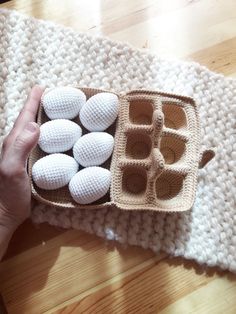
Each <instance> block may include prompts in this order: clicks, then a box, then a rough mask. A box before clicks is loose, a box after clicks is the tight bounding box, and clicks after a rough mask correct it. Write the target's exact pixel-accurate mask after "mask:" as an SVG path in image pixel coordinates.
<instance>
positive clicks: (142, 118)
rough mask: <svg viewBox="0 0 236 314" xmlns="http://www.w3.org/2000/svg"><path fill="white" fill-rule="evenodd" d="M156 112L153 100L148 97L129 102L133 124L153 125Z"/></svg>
mask: <svg viewBox="0 0 236 314" xmlns="http://www.w3.org/2000/svg"><path fill="white" fill-rule="evenodd" d="M153 110H154V103H153V99H150V98H147V97H141V98H135V97H132V98H130V100H129V119H130V122H131V123H133V124H141V125H149V124H151V123H152V116H153Z"/></svg>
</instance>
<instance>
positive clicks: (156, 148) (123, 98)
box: [29, 88, 214, 212]
mask: <svg viewBox="0 0 236 314" xmlns="http://www.w3.org/2000/svg"><path fill="white" fill-rule="evenodd" d="M80 90H82V91H83V92H84V93H85V95H86V98H87V100H88V99H89V98H90V97H92V96H94V95H95V94H97V93H101V92H104V91H103V90H98V89H92V88H80ZM117 96H118V98H119V114H118V118H117V121H116V122H115V123H113V125H112V126H111V127H109V128H108V129H107V130H106V132H108V133H110V134H112V135H113V136H114V137H115V144H114V151H113V154H112V156H111V158H109V160H107V161H106V162H105V163H104V164H103V165H102V167H104V168H107V169H110V170H111V173H112V180H111V187H110V193H107V194H106V195H105V196H104V197H102V198H101V199H99V200H98V201H96V202H94V203H92V204H88V205H80V204H77V203H75V201H74V200H73V199H72V197H71V195H70V193H69V190H68V186H66V187H63V188H60V189H57V190H53V191H47V190H42V189H40V188H38V187H37V186H36V185H35V184H34V182H33V180H32V179H31V183H32V194H33V196H34V197H35V198H36V199H37V200H39V201H41V202H42V203H44V204H47V205H53V206H56V207H64V208H81V209H90V208H91V209H101V208H104V207H107V206H108V207H109V206H114V207H117V208H120V209H122V210H153V211H167V212H178V211H186V210H189V209H190V208H191V207H192V205H193V202H194V199H195V191H196V186H197V172H198V168H199V167H203V166H204V165H205V164H206V163H207V162H208V161H209V160H210V159H211V158H212V157H213V156H214V153H213V152H212V151H211V150H207V151H205V152H202V153H201V152H200V126H199V115H198V110H197V106H196V104H195V102H194V100H193V99H192V98H190V97H185V96H179V95H173V94H167V93H162V92H156V91H146V90H135V91H131V92H129V93H126V94H120V95H117ZM46 121H48V117H47V116H46V114H45V112H44V109H43V107H42V106H40V109H39V112H38V117H37V123H38V124H39V125H41V124H43V123H45V122H46ZM73 121H74V122H76V123H78V124H79V125H80V126H81V123H80V121H79V119H78V117H77V118H75V119H74V120H73ZM81 127H82V126H81ZM82 128H83V127H82ZM84 133H87V131H86V130H85V129H84V128H83V134H84ZM67 154H68V155H70V156H72V151H68V152H67ZM45 155H46V154H45V153H44V152H43V151H42V150H41V149H40V148H39V146H37V147H36V148H35V149H34V150H33V152H32V153H31V155H30V158H29V174H30V176H31V175H32V166H33V164H34V163H35V162H36V161H37V160H38V159H40V158H42V157H43V156H45Z"/></svg>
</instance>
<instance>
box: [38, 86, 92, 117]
mask: <svg viewBox="0 0 236 314" xmlns="http://www.w3.org/2000/svg"><path fill="white" fill-rule="evenodd" d="M41 101H42V105H43V108H44V110H45V112H46V114H47V116H48V117H49V118H50V119H51V120H54V119H74V118H75V117H76V116H77V115H78V114H79V112H80V109H81V108H82V106H83V105H84V104H85V103H86V96H85V94H84V93H83V92H82V91H81V90H79V89H77V88H74V87H69V86H65V87H56V88H53V89H51V90H49V91H48V92H45V93H44V94H43V96H42V99H41Z"/></svg>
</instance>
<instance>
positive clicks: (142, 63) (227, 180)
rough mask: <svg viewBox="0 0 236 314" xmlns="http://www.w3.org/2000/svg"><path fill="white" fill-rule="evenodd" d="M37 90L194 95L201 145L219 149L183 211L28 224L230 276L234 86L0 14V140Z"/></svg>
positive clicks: (45, 213) (235, 161) (201, 70)
mask: <svg viewBox="0 0 236 314" xmlns="http://www.w3.org/2000/svg"><path fill="white" fill-rule="evenodd" d="M36 83H37V84H40V85H43V86H47V87H53V86H56V85H71V84H78V85H80V86H89V87H98V88H102V89H107V90H113V91H116V92H124V91H128V90H131V89H138V88H145V89H154V90H163V91H166V92H174V93H177V94H184V95H187V96H191V97H194V98H195V100H196V102H197V103H198V105H199V110H200V119H201V126H202V128H201V132H202V134H201V135H202V137H201V138H202V147H208V148H209V147H216V148H217V151H216V158H215V159H214V160H213V161H211V163H210V164H208V165H207V167H206V168H204V169H202V170H200V171H199V183H198V190H197V197H196V201H195V204H194V206H193V208H192V210H191V211H189V212H185V213H177V214H168V213H156V212H155V213H152V212H131V213H129V212H122V211H119V210H110V209H109V210H108V209H104V210H100V211H95V210H94V211H93V210H89V211H83V210H76V211H75V210H68V209H65V210H61V209H60V210H58V209H54V208H49V207H45V206H43V205H37V206H36V207H35V208H34V209H33V212H32V219H33V221H35V222H37V223H41V222H48V223H49V224H52V225H56V226H61V227H65V228H76V229H82V230H85V231H87V232H90V233H94V234H97V235H98V236H100V237H104V238H107V239H114V240H117V241H119V242H121V243H126V244H130V245H139V246H141V247H143V248H150V249H152V250H153V251H155V252H158V251H160V250H163V251H165V252H167V253H170V254H172V255H175V256H184V257H185V258H188V259H194V260H196V261H197V262H198V263H201V264H203V263H204V264H207V265H209V266H215V265H218V266H219V267H221V268H223V269H229V270H231V271H234V272H236V140H235V139H236V136H235V133H236V131H235V124H236V123H235V122H236V80H234V79H232V78H226V77H224V76H222V75H220V74H216V73H213V72H210V71H209V70H208V69H206V68H205V67H203V66H200V65H199V64H197V63H192V62H181V61H176V60H174V61H168V60H164V59H161V58H158V57H157V56H155V55H153V54H151V53H149V52H146V51H143V50H135V49H133V48H131V47H130V46H129V45H127V44H124V43H118V42H113V41H111V40H109V39H107V38H104V37H92V36H90V35H88V34H82V33H76V32H74V31H73V30H71V29H68V28H63V27H60V26H57V25H54V24H52V23H49V22H44V21H37V20H34V19H31V18H28V17H25V16H23V15H20V14H18V13H16V12H11V11H5V10H0V142H2V139H3V136H4V135H5V134H6V133H8V131H9V130H10V129H11V127H12V125H13V122H14V120H15V118H16V117H17V115H18V112H19V110H20V109H21V107H22V106H23V104H24V102H25V100H26V97H27V94H28V92H29V90H30V88H31V87H32V86H33V85H34V84H36Z"/></svg>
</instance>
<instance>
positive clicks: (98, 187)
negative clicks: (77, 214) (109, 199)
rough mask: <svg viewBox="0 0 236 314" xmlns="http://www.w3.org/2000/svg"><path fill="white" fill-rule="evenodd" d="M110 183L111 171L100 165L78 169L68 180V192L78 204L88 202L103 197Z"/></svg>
mask: <svg viewBox="0 0 236 314" xmlns="http://www.w3.org/2000/svg"><path fill="white" fill-rule="evenodd" d="M110 184H111V172H110V171H109V170H107V169H104V168H101V167H88V168H84V169H83V170H81V171H79V172H78V173H77V174H76V175H75V176H74V177H73V178H72V179H71V181H70V183H69V190H70V194H71V196H72V197H73V199H74V200H75V202H77V203H79V204H90V203H93V202H95V201H97V200H98V199H100V198H101V197H103V196H104V195H105V194H106V193H107V192H108V190H109V188H110Z"/></svg>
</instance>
